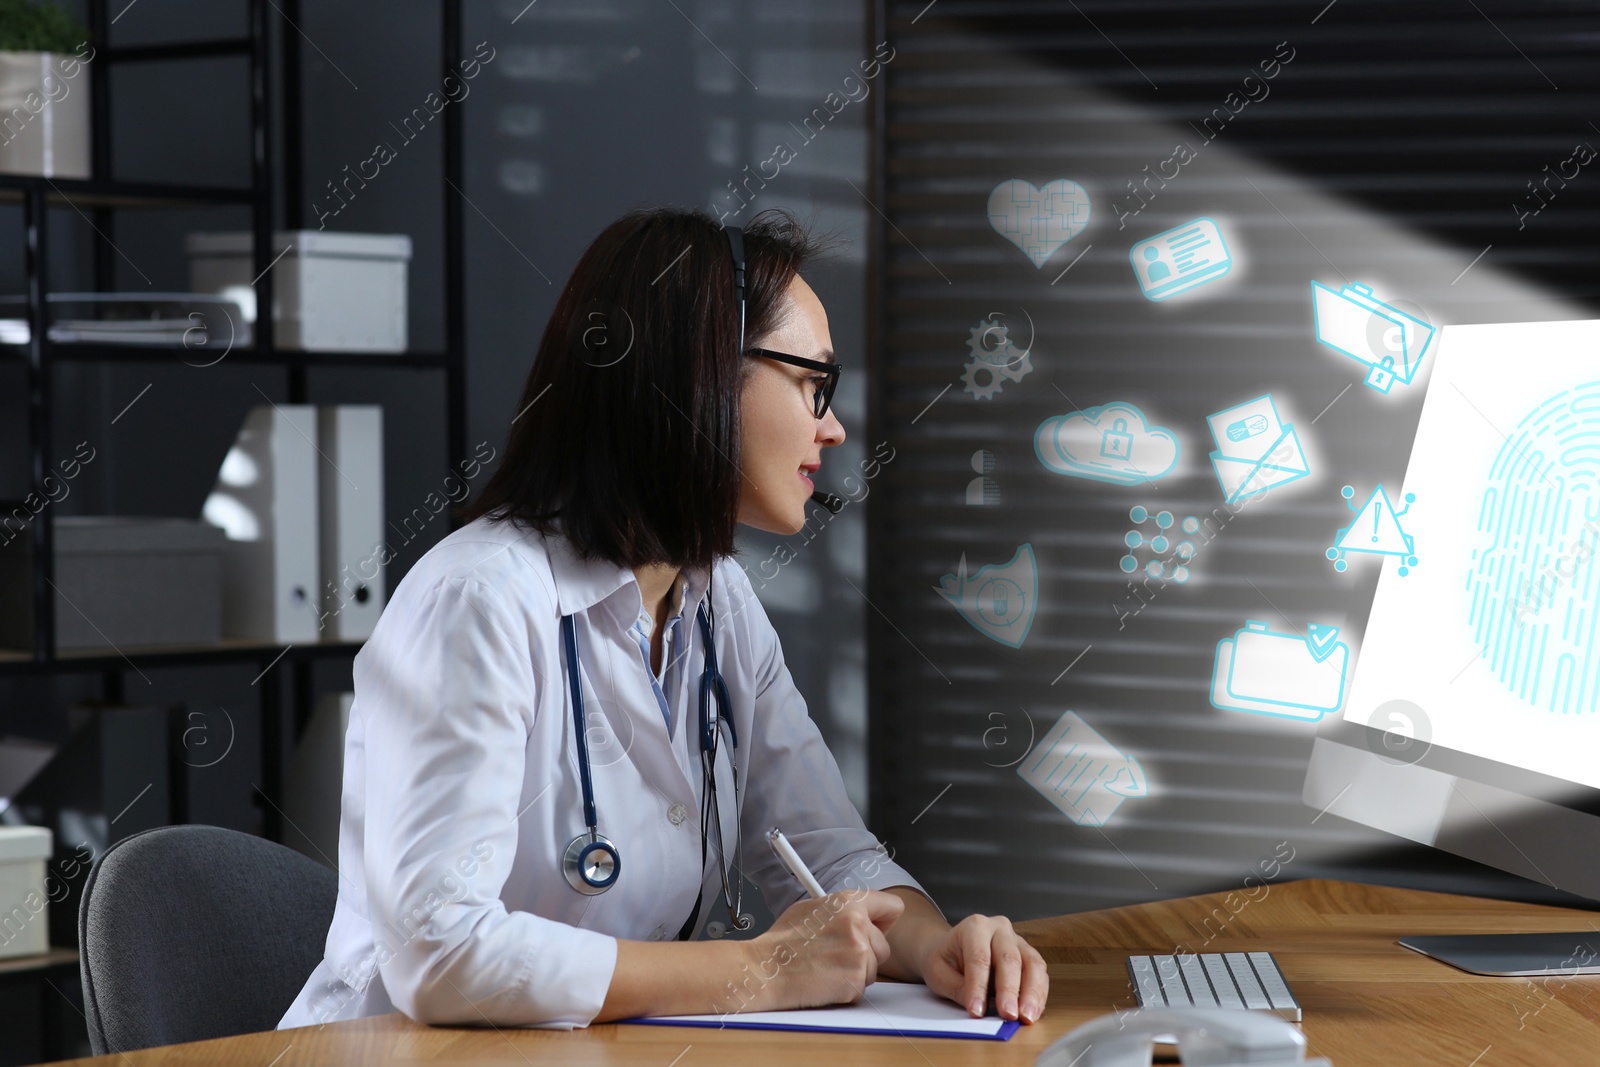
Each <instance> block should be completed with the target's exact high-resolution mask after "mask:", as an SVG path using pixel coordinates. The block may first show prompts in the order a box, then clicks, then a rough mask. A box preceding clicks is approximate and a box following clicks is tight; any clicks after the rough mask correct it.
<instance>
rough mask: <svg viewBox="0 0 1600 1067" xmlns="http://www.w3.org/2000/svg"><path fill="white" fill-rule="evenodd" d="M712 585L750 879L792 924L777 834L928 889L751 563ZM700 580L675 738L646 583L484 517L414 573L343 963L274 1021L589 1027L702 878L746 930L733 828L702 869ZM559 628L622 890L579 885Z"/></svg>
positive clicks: (352, 784)
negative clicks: (734, 898)
mask: <svg viewBox="0 0 1600 1067" xmlns="http://www.w3.org/2000/svg"><path fill="white" fill-rule="evenodd" d="M714 574H715V580H714V582H713V588H712V593H711V604H712V609H713V611H714V618H715V625H716V646H717V658H718V665H719V667H720V669H721V671H722V674H723V677H724V678H725V679H726V682H727V686H728V691H729V693H730V694H731V696H732V708H731V716H732V718H733V720H734V724H735V726H736V728H737V735H738V740H739V745H738V749H737V750H736V759H737V763H738V774H739V787H740V797H741V800H742V812H738V813H736V812H735V805H734V803H733V796H734V790H733V788H732V781H731V779H730V778H729V777H728V775H729V774H730V773H731V772H730V770H729V761H728V760H727V759H726V758H725V757H726V756H727V754H728V752H729V751H730V749H729V747H728V744H727V739H726V737H725V738H724V740H723V748H722V753H721V755H719V757H718V786H717V795H718V798H719V800H720V802H721V807H722V816H723V824H724V826H723V835H724V838H725V839H726V841H727V842H728V848H729V850H730V852H731V851H732V850H733V847H734V820H735V819H736V818H742V821H743V828H744V862H745V871H746V873H747V874H748V875H749V877H750V879H751V880H752V881H753V882H754V883H755V884H756V885H757V886H759V888H760V890H761V893H762V896H763V897H764V898H765V900H766V903H767V906H768V907H769V908H770V909H771V911H772V912H773V914H775V915H776V914H780V913H781V912H782V910H783V909H784V908H786V907H788V906H789V905H790V904H792V903H794V902H795V901H796V900H798V899H799V898H800V896H801V895H802V890H801V888H800V886H799V884H798V883H797V882H796V881H795V879H794V878H793V877H792V876H791V875H790V874H789V873H788V872H787V870H786V869H785V868H783V866H782V865H781V864H780V863H779V862H778V861H777V859H776V858H775V857H774V856H773V854H772V850H771V849H770V848H769V847H768V846H767V843H766V840H765V833H766V831H767V829H768V828H770V827H773V826H777V827H778V828H780V829H781V830H783V831H784V833H785V834H786V835H787V836H788V838H789V840H790V841H791V842H792V843H793V844H794V847H795V848H796V850H797V851H798V852H799V853H800V855H801V857H802V858H804V859H805V861H806V863H807V864H808V865H809V866H810V867H811V869H812V870H813V871H814V872H815V873H816V875H817V878H818V880H819V881H821V883H822V885H823V887H824V888H825V889H827V890H828V891H830V892H836V891H839V890H842V889H847V888H854V887H866V888H872V889H883V888H887V887H889V886H895V885H908V886H912V887H914V888H916V889H917V890H918V891H919V892H920V891H921V890H922V887H921V886H920V885H919V884H918V883H917V882H916V881H915V880H914V879H913V878H912V877H911V875H910V874H908V873H907V872H906V871H905V870H904V869H903V868H901V867H899V866H898V865H897V864H895V863H894V862H893V861H892V860H890V859H888V858H887V855H886V853H885V850H884V849H883V847H882V846H881V845H880V844H879V843H878V842H877V840H876V839H875V838H874V837H873V836H872V834H870V833H868V832H867V830H866V828H865V826H864V825H863V824H862V821H861V817H860V815H859V814H858V813H857V811H856V810H855V808H854V807H853V806H852V805H851V803H850V801H849V799H848V797H847V796H846V794H845V790H844V784H843V781H842V780H841V779H840V776H839V770H838V766H837V765H836V764H835V762H834V760H833V756H832V755H831V754H830V753H829V751H828V749H827V746H826V745H825V744H824V743H823V740H822V737H821V735H820V734H819V733H818V731H817V728H816V726H815V725H814V724H813V723H812V721H811V719H810V717H809V716H808V715H807V714H806V706H805V701H804V699H803V698H802V697H801V696H800V693H799V692H798V691H797V690H796V688H795V685H794V681H793V679H792V678H791V677H790V675H789V671H788V668H786V667H785V666H784V662H783V652H782V649H781V648H780V647H779V643H778V637H777V634H776V633H775V632H774V631H773V628H772V624H771V622H770V621H769V620H768V618H767V615H766V612H765V611H764V610H763V609H762V607H761V604H760V602H759V601H758V600H757V599H756V597H755V594H754V592H753V591H752V590H751V587H750V582H749V579H748V578H746V576H745V574H744V571H743V570H742V568H740V566H739V565H738V563H737V562H736V561H734V560H731V559H724V560H722V561H721V562H719V563H718V564H717V565H716V567H715V568H714ZM705 577H706V572H705V570H703V569H702V570H700V571H698V572H694V571H687V572H685V578H686V585H685V593H684V597H683V600H682V602H681V603H682V616H681V622H680V623H679V625H677V627H676V628H675V630H676V636H677V637H678V638H680V640H678V641H677V642H676V645H677V647H675V648H667V649H666V650H665V652H664V655H665V656H682V655H684V654H685V650H687V658H686V659H685V660H683V661H682V662H681V664H680V665H679V666H680V667H681V668H682V669H679V670H675V671H666V672H664V673H665V674H666V678H667V683H668V684H667V686H666V696H667V700H668V704H669V710H670V713H671V716H672V729H671V731H670V736H669V731H668V729H667V726H666V723H665V722H664V721H663V717H662V713H661V709H660V705H659V703H658V701H657V699H656V697H655V694H654V689H653V688H652V685H651V673H650V669H649V667H648V666H647V665H646V664H645V662H644V659H643V657H642V656H641V654H640V648H639V644H638V639H637V638H636V637H635V636H633V635H632V634H630V633H629V632H628V631H629V628H630V627H631V626H632V625H633V624H634V622H635V620H636V619H637V618H638V617H639V615H640V613H641V611H643V610H644V605H643V602H642V597H641V594H640V591H639V586H638V583H637V582H636V581H635V579H634V575H633V572H632V571H631V570H630V569H628V568H624V567H618V566H615V565H613V564H609V563H605V562H603V561H599V560H591V561H587V562H586V561H583V560H580V559H579V558H578V557H577V555H576V554H575V552H574V551H573V549H572V547H571V545H570V543H569V542H568V541H566V540H565V539H564V538H562V537H559V536H553V537H550V538H545V537H543V536H541V535H539V534H537V533H528V532H526V531H524V530H520V529H518V528H517V527H515V526H514V525H512V524H510V523H491V522H490V521H488V520H486V519H480V520H478V521H476V522H473V523H470V524H468V525H467V526H465V527H463V528H462V529H460V530H457V531H455V532H454V533H452V534H450V535H449V536H447V537H446V538H444V540H442V541H441V542H440V543H439V544H438V545H436V546H435V547H434V548H433V549H431V550H430V551H429V552H428V553H427V554H426V555H424V556H423V557H422V559H421V560H419V561H418V562H417V564H416V565H415V566H414V567H412V569H411V571H410V572H409V573H408V574H407V575H406V577H405V579H404V580H403V581H402V582H401V583H400V584H399V586H398V587H397V588H396V589H395V590H394V593H393V596H392V597H391V598H390V601H389V603H388V605H387V606H386V608H385V609H384V612H383V614H382V616H381V617H380V618H379V620H378V622H377V625H376V627H375V629H374V630H373V633H372V636H371V637H370V638H368V639H367V641H366V644H365V646H364V647H363V648H362V649H361V650H360V652H358V653H357V655H356V657H355V665H354V677H355V702H354V704H353V706H352V709H351V713H350V720H349V727H348V732H347V734H346V738H345V747H344V791H343V811H342V814H341V819H340V827H339V896H338V903H337V905H336V907H335V909H334V915H333V922H332V925H331V927H330V928H329V930H328V938H327V944H326V947H325V955H324V958H323V961H322V962H321V963H320V964H319V965H318V966H317V968H316V970H315V971H314V972H313V973H312V975H311V977H310V979H308V980H307V982H306V985H305V988H304V989H302V990H301V992H300V995H299V996H298V997H297V998H296V999H295V1002H294V1004H293V1005H291V1006H290V1008H289V1010H288V1012H287V1013H285V1015H284V1016H283V1019H282V1020H281V1021H280V1022H279V1024H278V1026H279V1028H280V1029H281V1028H286V1027H294V1026H307V1025H313V1024H320V1023H323V1022H329V1021H333V1020H338V1019H350V1018H357V1017H361V1016H366V1015H375V1014H379V1013H382V1012H389V1011H394V1010H396V1009H398V1010H401V1011H404V1012H405V1013H406V1014H407V1015H410V1016H411V1017H413V1018H415V1019H418V1020H421V1021H424V1022H429V1023H466V1024H493V1025H495V1026H541V1027H551V1028H557V1029H570V1028H572V1027H575V1026H587V1025H588V1024H589V1022H590V1021H591V1020H592V1019H593V1018H594V1016H595V1015H596V1014H598V1013H599V1010H600V1007H601V1005H602V1003H603V1002H604V1000H605V995H606V991H607V989H608V988H609V986H610V982H611V975H612V971H613V970H614V968H615V966H616V957H617V943H616V940H615V939H617V938H630V939H641V940H645V939H649V940H670V939H672V938H674V937H675V936H676V935H677V933H678V930H679V928H680V927H681V926H682V925H683V922H684V920H685V918H687V916H688V914H689V911H690V908H691V906H692V905H693V903H694V900H695V895H696V892H697V890H698V889H699V888H700V886H701V884H702V882H703V884H704V890H705V899H704V903H703V904H702V905H701V910H700V913H699V915H700V918H699V923H700V924H701V925H702V926H703V924H704V923H705V922H706V921H707V920H708V919H715V918H719V917H720V918H721V919H722V921H724V922H726V921H727V909H726V907H725V905H724V903H723V898H722V888H721V886H722V883H721V878H720V875H719V874H718V869H717V862H718V857H717V853H716V839H715V836H714V835H713V836H712V839H711V844H710V846H709V849H708V857H707V862H706V863H705V866H704V868H703V869H702V867H701V843H700V791H701V771H700V749H699V740H698V733H699V731H698V728H697V726H698V703H697V694H698V690H699V682H700V674H701V671H702V670H703V668H704V662H705V660H704V646H703V639H702V637H701V634H700V631H699V627H698V625H697V623H696V621H695V610H696V608H697V606H698V605H699V603H700V602H701V600H702V598H703V597H704V595H705V591H706V581H705ZM563 614H572V615H573V616H574V621H575V623H576V630H577V638H578V648H579V656H580V660H581V663H582V672H581V673H582V677H583V693H584V708H585V712H586V717H587V718H588V720H589V732H588V738H589V742H590V750H591V762H592V764H593V782H594V795H595V805H596V808H597V809H598V825H599V831H600V833H601V834H604V835H605V836H607V837H608V838H610V839H611V840H612V842H613V843H614V844H615V845H616V846H617V848H618V850H619V852H620V853H621V857H622V863H621V870H620V873H619V875H618V879H617V882H616V884H615V885H613V886H612V887H611V889H610V890H609V891H607V892H605V893H602V894H599V895H596V896H586V895H583V894H580V893H578V892H577V891H575V890H574V889H573V888H572V887H571V886H570V885H569V884H568V883H567V880H566V878H565V877H564V876H563V874H562V871H561V857H562V854H563V852H564V851H565V849H566V847H567V843H568V842H569V841H570V840H571V839H572V838H573V837H574V836H575V835H577V834H578V833H580V832H583V830H584V819H583V805H582V793H581V786H580V784H579V777H578V762H577V752H576V748H575V745H574V737H573V730H574V722H573V715H572V708H571V703H570V696H569V693H568V688H567V680H566V679H567V675H566V670H565V666H564V663H565V660H564V656H563V652H562V643H561V628H560V619H561V616H562V615H563ZM696 936H699V934H698V931H697V934H696ZM735 1007H736V1002H733V1001H730V1002H729V1003H726V1004H723V1003H717V1004H708V1005H707V1006H706V1007H705V1008H704V1009H703V1010H704V1011H706V1012H713V1011H719V1012H720V1011H728V1010H733V1008H735Z"/></svg>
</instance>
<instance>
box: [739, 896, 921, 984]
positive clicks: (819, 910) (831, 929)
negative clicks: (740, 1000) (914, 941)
mask: <svg viewBox="0 0 1600 1067" xmlns="http://www.w3.org/2000/svg"><path fill="white" fill-rule="evenodd" d="M904 910H905V902H904V901H903V900H901V899H900V898H899V897H897V896H895V895H894V894H892V893H883V892H879V891H877V890H873V889H866V890H851V891H848V892H843V893H830V894H829V895H827V896H825V897H822V898H820V899H816V898H810V897H805V898H802V899H801V900H799V901H797V902H795V903H794V904H793V905H791V906H790V907H789V908H788V909H786V910H785V911H784V913H783V914H782V915H780V916H778V920H777V921H776V922H774V923H773V924H772V928H771V929H770V930H768V931H767V932H766V933H764V934H762V935H760V936H759V937H756V938H754V939H752V940H751V942H750V945H751V946H752V948H753V949H754V951H755V955H756V963H755V964H754V965H753V966H751V967H749V968H747V969H748V970H749V971H750V972H752V974H753V975H754V976H755V977H756V980H757V982H759V983H760V987H759V992H758V995H757V997H756V998H755V1002H754V1003H751V1004H749V1005H747V1006H745V1007H743V1008H742V1009H741V1010H745V1011H779V1010H784V1009H788V1008H815V1007H822V1006H824V1005H828V1004H848V1003H854V1002H855V1001H857V1000H860V999H861V994H862V991H863V990H865V989H866V987H867V986H869V985H871V984H872V983H873V982H874V981H876V980H877V977H878V968H879V967H881V966H883V964H884V963H885V962H887V961H888V959H889V942H888V940H887V939H886V938H885V937H884V934H885V932H886V931H887V930H888V929H889V927H891V926H893V925H894V922H895V920H896V919H898V918H899V917H900V913H901V912H902V911H904ZM754 984H755V983H751V982H749V981H748V980H747V981H746V983H745V987H746V988H750V987H751V986H752V985H754Z"/></svg>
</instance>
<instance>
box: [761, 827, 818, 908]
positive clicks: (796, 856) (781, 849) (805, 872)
mask: <svg viewBox="0 0 1600 1067" xmlns="http://www.w3.org/2000/svg"><path fill="white" fill-rule="evenodd" d="M767 844H769V845H771V846H772V851H774V852H776V853H777V854H778V858H779V859H780V860H782V861H783V865H784V866H785V867H787V868H789V873H790V874H792V875H794V876H795V879H796V881H798V882H799V883H800V884H801V885H802V886H804V887H805V890H806V892H807V893H810V894H811V896H812V898H813V899H816V898H818V897H825V896H827V895H828V894H827V892H826V891H825V890H824V889H823V888H822V883H821V882H819V881H817V876H816V875H814V874H812V873H811V868H810V867H807V866H806V861H805V860H803V859H801V858H800V853H798V852H796V851H795V850H794V846H793V845H791V844H789V839H788V838H787V837H784V836H783V831H782V830H780V829H778V828H777V827H776V826H774V827H773V828H772V829H770V830H768V831H767Z"/></svg>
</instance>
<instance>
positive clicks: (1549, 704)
mask: <svg viewBox="0 0 1600 1067" xmlns="http://www.w3.org/2000/svg"><path fill="white" fill-rule="evenodd" d="M1435 355H1436V357H1437V358H1436V362H1435V363H1434V366H1433V368H1432V374H1431V378H1430V381H1429V384H1428V391H1427V396H1426V398H1425V399H1424V401H1423V407H1422V414H1421V418H1420V421H1419V423H1418V427H1417V436H1416V441H1415V443H1414V445H1413V446H1412V452H1411V459H1410V464H1409V467H1408V468H1407V470H1406V475H1405V483H1404V493H1403V494H1402V493H1401V492H1399V491H1398V488H1399V487H1391V490H1392V491H1391V492H1390V493H1389V494H1388V497H1389V499H1390V500H1391V501H1393V504H1394V506H1395V507H1396V508H1397V509H1398V510H1397V513H1396V515H1395V516H1394V517H1393V518H1394V520H1397V523H1398V525H1399V526H1403V530H1404V534H1405V535H1408V536H1409V537H1410V538H1412V547H1413V551H1414V554H1415V557H1416V563H1415V565H1412V566H1407V567H1405V568H1404V573H1402V568H1400V567H1397V566H1394V565H1392V564H1390V565H1388V566H1385V568H1384V570H1383V573H1382V575H1381V576H1380V577H1379V579H1378V586H1377V591H1376V594H1375V596H1374V599H1373V604H1372V611H1371V615H1370V618H1369V620H1368V623H1367V628H1366V631H1365V633H1364V634H1363V637H1362V641H1361V653H1360V656H1359V658H1358V661H1357V664H1356V666H1355V671H1354V677H1353V679H1352V680H1351V683H1350V692H1349V695H1348V699H1347V701H1346V703H1345V709H1344V719H1345V721H1346V722H1349V723H1356V724H1361V725H1366V726H1371V727H1374V728H1376V729H1381V730H1396V731H1401V732H1404V733H1408V734H1411V735H1413V736H1415V737H1417V738H1419V739H1421V740H1423V741H1424V742H1425V743H1426V744H1427V745H1429V746H1440V747H1443V748H1446V749H1450V750H1454V751H1455V752H1460V753H1465V754H1468V755H1471V756H1478V757H1482V758H1484V759H1487V760H1493V761H1495V762H1497V763H1501V764H1509V765H1511V766H1514V767H1518V768H1523V769H1526V770H1528V771H1533V772H1535V773H1536V774H1539V775H1545V776H1549V777H1550V778H1555V779H1561V780H1563V781H1566V782H1573V783H1579V784H1581V785H1583V786H1588V787H1591V788H1600V759H1596V758H1595V754H1596V752H1597V751H1600V559H1597V558H1596V557H1597V556H1600V321H1587V320H1585V321H1572V322H1537V323H1504V324H1492V325H1471V326H1449V327H1445V328H1444V331H1443V334H1442V336H1441V338H1440V343H1439V345H1438V346H1437V352H1436V353H1435ZM1381 510H1382V503H1381V502H1380V503H1379V504H1378V505H1377V508H1376V509H1370V508H1369V509H1368V511H1372V512H1373V513H1372V514H1369V513H1368V511H1363V512H1362V513H1360V514H1358V515H1353V516H1352V518H1353V520H1354V521H1355V522H1356V523H1357V524H1358V525H1359V527H1360V528H1359V529H1355V528H1352V529H1351V531H1350V534H1351V535H1352V536H1365V535H1366V534H1367V530H1366V528H1365V524H1366V523H1368V522H1370V523H1371V525H1372V530H1371V539H1372V540H1373V541H1375V542H1376V541H1378V540H1379V539H1380V538H1386V537H1392V536H1394V531H1395V529H1396V525H1395V523H1394V522H1392V521H1391V517H1390V516H1387V515H1383V514H1380V513H1377V512H1381Z"/></svg>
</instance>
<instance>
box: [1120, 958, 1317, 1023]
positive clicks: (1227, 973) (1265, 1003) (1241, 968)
mask: <svg viewBox="0 0 1600 1067" xmlns="http://www.w3.org/2000/svg"><path fill="white" fill-rule="evenodd" d="M1128 973H1129V974H1130V975H1131V976H1132V978H1133V989H1134V992H1135V993H1136V994H1138V997H1139V1006H1140V1007H1141V1008H1187V1007H1202V1008H1239V1009H1251V1010H1255V1011H1270V1012H1272V1013H1273V1014H1275V1015H1277V1016H1279V1017H1280V1018H1284V1019H1287V1020H1289V1021H1290V1022H1293V1023H1297V1022H1299V1021H1300V1004H1299V1002H1298V1001H1296V1000H1295V999H1294V994H1293V993H1290V992H1289V983H1288V982H1285V981H1284V980H1283V974H1282V972H1280V971H1279V970H1278V964H1277V962H1276V961H1275V960H1273V958H1272V953H1270V952H1201V953H1198V954H1196V953H1184V954H1183V955H1180V956H1129V957H1128Z"/></svg>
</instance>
